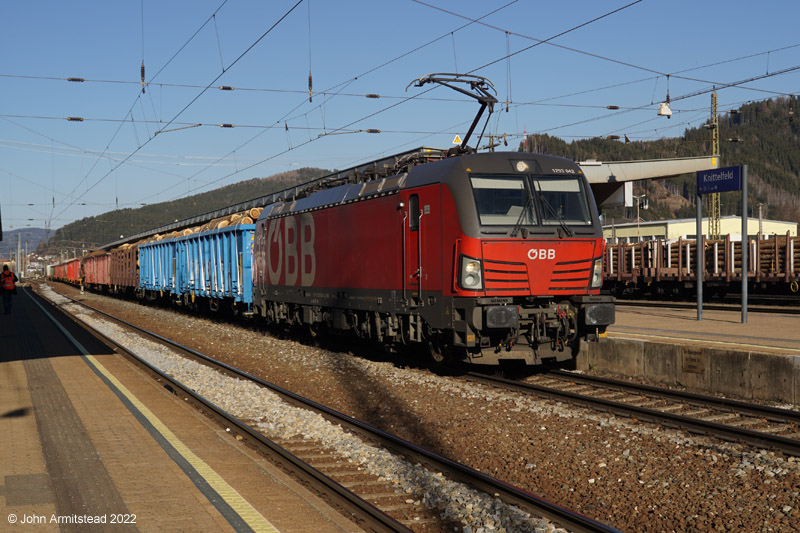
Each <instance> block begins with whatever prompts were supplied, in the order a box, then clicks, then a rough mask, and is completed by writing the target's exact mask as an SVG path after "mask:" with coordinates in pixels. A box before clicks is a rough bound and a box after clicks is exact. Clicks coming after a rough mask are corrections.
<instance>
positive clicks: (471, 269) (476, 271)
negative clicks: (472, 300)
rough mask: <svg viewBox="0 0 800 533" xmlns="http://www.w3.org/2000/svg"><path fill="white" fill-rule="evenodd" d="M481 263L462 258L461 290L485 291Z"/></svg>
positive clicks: (476, 260)
mask: <svg viewBox="0 0 800 533" xmlns="http://www.w3.org/2000/svg"><path fill="white" fill-rule="evenodd" d="M481 270H482V269H481V262H480V261H479V260H478V259H473V258H471V257H467V256H465V255H462V256H461V283H460V284H461V288H462V289H466V290H468V291H479V290H482V289H483V274H482V272H481Z"/></svg>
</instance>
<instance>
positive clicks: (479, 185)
mask: <svg viewBox="0 0 800 533" xmlns="http://www.w3.org/2000/svg"><path fill="white" fill-rule="evenodd" d="M470 181H471V183H472V192H473V195H474V197H475V206H476V208H477V210H478V217H479V219H480V223H481V225H483V226H514V225H517V224H520V225H536V224H540V223H541V224H543V225H553V224H563V223H566V224H569V225H575V226H590V225H591V224H592V219H591V212H590V211H589V204H588V202H587V197H586V193H585V192H584V189H583V187H582V186H581V182H580V181H579V179H578V178H576V177H561V176H553V177H540V176H537V177H532V176H528V175H521V174H516V175H502V174H495V175H488V174H482V175H472V176H471V177H470ZM531 191H534V193H533V195H532V194H531ZM540 221H541V222H540Z"/></svg>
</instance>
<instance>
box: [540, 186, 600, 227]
mask: <svg viewBox="0 0 800 533" xmlns="http://www.w3.org/2000/svg"><path fill="white" fill-rule="evenodd" d="M535 187H536V191H537V195H539V199H540V200H541V204H542V205H541V207H542V222H543V223H544V224H548V225H549V224H560V223H562V222H565V223H567V224H569V225H574V226H590V225H591V224H592V219H591V216H590V214H589V206H588V204H587V202H586V194H584V192H583V189H582V188H581V184H580V182H579V181H578V180H577V179H576V178H567V177H565V178H561V177H558V178H555V177H553V178H539V179H536V180H535Z"/></svg>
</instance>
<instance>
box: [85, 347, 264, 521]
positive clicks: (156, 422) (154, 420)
mask: <svg viewBox="0 0 800 533" xmlns="http://www.w3.org/2000/svg"><path fill="white" fill-rule="evenodd" d="M84 357H85V358H86V360H87V361H88V362H89V363H91V364H92V365H93V366H94V367H95V368H96V369H97V371H98V372H100V373H101V374H103V376H105V378H106V379H107V380H108V381H110V382H111V383H113V384H114V386H115V387H117V389H119V391H120V393H122V394H123V395H124V396H125V397H126V398H127V399H128V401H129V402H131V404H132V405H134V406H135V407H136V409H138V410H139V412H140V413H141V414H142V416H144V417H145V418H146V419H147V420H148V421H149V422H150V423H151V424H152V425H153V427H154V428H155V429H156V430H157V431H158V432H159V433H161V435H162V436H163V437H164V439H166V441H167V442H169V443H170V445H172V447H173V448H175V450H176V451H177V452H178V453H179V454H180V455H181V457H183V458H184V459H186V461H187V462H188V463H189V464H190V465H192V467H193V468H194V469H195V470H196V471H197V473H198V474H199V475H200V476H202V477H203V479H205V481H206V482H207V483H208V484H209V486H210V487H211V488H213V489H214V490H215V491H216V492H217V494H219V495H220V496H221V497H222V499H224V500H225V502H226V503H227V504H228V505H230V507H231V509H233V510H234V511H236V514H238V515H239V516H240V517H241V518H242V519H243V520H244V521H245V522H246V523H247V525H248V526H249V527H251V528H252V529H253V531H263V532H266V533H278V530H277V529H276V528H275V526H273V525H272V524H270V523H269V521H268V520H267V519H266V518H264V517H263V516H262V515H261V513H259V512H258V511H256V510H255V509H254V508H253V506H252V505H250V504H249V503H248V502H247V500H245V499H244V498H243V497H242V495H241V494H239V493H238V492H237V491H236V489H234V488H233V487H231V486H230V485H229V484H228V483H227V482H226V481H225V480H224V479H222V477H221V476H220V475H219V474H217V473H216V471H214V469H212V468H211V467H210V466H208V464H207V463H206V462H205V461H203V460H202V459H200V458H199V457H198V456H197V455H195V454H194V452H192V451H191V450H190V449H189V448H188V447H187V446H186V445H185V444H184V443H183V442H181V440H180V439H179V438H178V437H177V436H176V435H175V434H174V433H173V432H172V431H170V429H169V428H168V427H167V426H165V425H164V423H163V422H161V420H160V419H159V418H158V417H157V416H156V415H155V414H154V413H153V412H152V411H150V409H148V408H147V406H145V405H144V404H143V403H142V402H140V401H139V399H138V398H136V396H134V395H133V393H131V391H129V390H128V388H127V387H125V385H123V384H122V383H120V381H119V380H118V379H117V378H116V377H114V376H113V375H112V374H111V373H110V372H109V371H108V370H107V369H106V368H105V367H104V366H103V365H102V364H101V363H100V361H98V360H97V359H96V358H95V357H94V356H92V355H86V356H84Z"/></svg>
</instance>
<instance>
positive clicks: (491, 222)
mask: <svg viewBox="0 0 800 533" xmlns="http://www.w3.org/2000/svg"><path fill="white" fill-rule="evenodd" d="M470 181H471V182H472V192H473V194H474V195H475V205H476V207H477V208H478V216H479V217H480V222H481V225H483V226H513V225H515V224H517V222H519V223H520V224H536V223H537V217H536V213H535V212H534V211H533V209H532V207H533V206H532V202H530V201H529V193H528V189H527V187H526V184H525V182H526V180H525V179H524V178H523V176H505V175H477V176H472V177H471V178H470Z"/></svg>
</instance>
